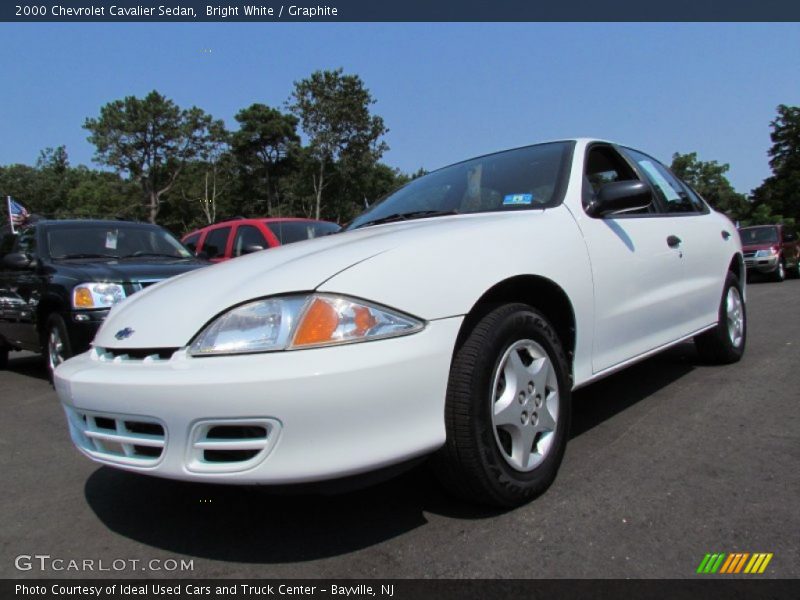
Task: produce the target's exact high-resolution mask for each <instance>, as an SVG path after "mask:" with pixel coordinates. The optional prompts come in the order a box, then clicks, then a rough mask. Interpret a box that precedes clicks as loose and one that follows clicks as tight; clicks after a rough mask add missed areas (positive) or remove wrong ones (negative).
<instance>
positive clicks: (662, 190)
mask: <svg viewBox="0 0 800 600" xmlns="http://www.w3.org/2000/svg"><path fill="white" fill-rule="evenodd" d="M625 152H626V153H627V154H628V156H630V157H631V159H633V160H634V161H635V162H636V164H637V165H639V168H640V169H641V170H642V172H643V173H644V176H645V177H647V179H648V180H649V181H650V183H651V184H652V185H653V188H654V189H655V190H656V195H657V196H658V198H659V200H660V201H661V204H662V206H663V207H664V209H663V211H662V212H667V213H698V212H705V207H704V206H703V204H702V202H701V201H700V199H699V198H697V197H693V196H690V195H689V193H688V192H687V191H686V188H685V187H684V186H683V185H682V184H681V182H680V181H679V180H678V178H677V177H675V176H674V175H673V174H672V173H671V172H670V171H669V169H667V168H666V167H665V166H664V165H662V164H661V163H660V162H658V161H657V160H656V159H654V158H651V157H649V156H647V155H646V154H642V153H641V152H638V151H636V150H631V149H630V148H625Z"/></svg>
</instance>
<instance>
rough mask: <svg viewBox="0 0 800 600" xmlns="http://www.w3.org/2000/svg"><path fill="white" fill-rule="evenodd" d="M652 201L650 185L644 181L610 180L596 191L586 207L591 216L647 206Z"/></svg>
mask: <svg viewBox="0 0 800 600" xmlns="http://www.w3.org/2000/svg"><path fill="white" fill-rule="evenodd" d="M651 202H652V192H651V191H650V186H649V185H647V184H646V183H645V182H644V181H612V182H611V183H606V184H605V185H604V186H603V187H601V188H600V191H598V192H597V196H595V198H594V200H592V202H591V203H590V204H589V206H587V207H586V212H587V213H588V214H589V216H591V217H605V216H606V215H610V214H614V213H619V212H624V211H629V210H639V209H642V208H647V207H648V206H650V203H651Z"/></svg>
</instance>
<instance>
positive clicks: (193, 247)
mask: <svg viewBox="0 0 800 600" xmlns="http://www.w3.org/2000/svg"><path fill="white" fill-rule="evenodd" d="M199 239H200V234H199V233H193V234H192V235H190V236H189V237H187V238H186V241H185V242H183V245H184V246H186V247H187V248H188V249H189V251H190V252H192V253H195V252H197V241H198V240H199Z"/></svg>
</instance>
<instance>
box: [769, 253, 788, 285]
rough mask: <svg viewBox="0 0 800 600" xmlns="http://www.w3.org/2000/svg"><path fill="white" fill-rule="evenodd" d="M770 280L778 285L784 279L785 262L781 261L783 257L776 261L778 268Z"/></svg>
mask: <svg viewBox="0 0 800 600" xmlns="http://www.w3.org/2000/svg"><path fill="white" fill-rule="evenodd" d="M772 279H773V281H777V282H778V283H780V282H782V281H784V280H785V279H786V262H785V261H784V260H783V257H781V258H780V259H778V266H777V268H776V269H775V272H774V273H773V274H772Z"/></svg>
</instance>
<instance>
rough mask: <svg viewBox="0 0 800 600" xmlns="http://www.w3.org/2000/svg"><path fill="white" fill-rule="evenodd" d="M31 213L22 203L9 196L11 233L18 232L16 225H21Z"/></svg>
mask: <svg viewBox="0 0 800 600" xmlns="http://www.w3.org/2000/svg"><path fill="white" fill-rule="evenodd" d="M28 217H30V214H28V209H26V208H25V207H24V206H22V204H20V203H19V202H17V201H16V200H14V199H13V198H12V197H11V196H8V218H9V220H10V222H11V233H17V230H16V227H21V226H22V225H24V224H25V221H27V220H28Z"/></svg>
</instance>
